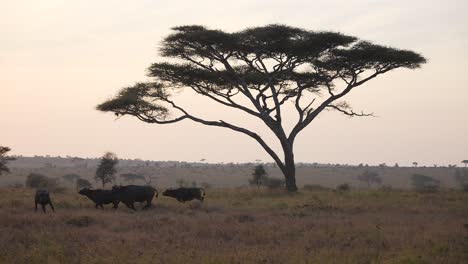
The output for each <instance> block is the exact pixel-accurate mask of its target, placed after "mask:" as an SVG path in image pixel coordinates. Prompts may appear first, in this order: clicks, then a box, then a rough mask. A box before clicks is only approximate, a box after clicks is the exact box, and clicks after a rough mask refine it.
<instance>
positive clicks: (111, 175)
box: [95, 152, 119, 188]
mask: <svg viewBox="0 0 468 264" xmlns="http://www.w3.org/2000/svg"><path fill="white" fill-rule="evenodd" d="M118 163H119V160H118V158H117V155H115V154H114V153H112V152H106V153H105V154H104V156H102V158H101V161H100V162H99V165H98V168H97V169H96V176H95V179H96V181H101V183H102V188H104V186H105V185H106V183H111V182H113V181H114V180H115V173H116V172H117V169H116V166H117V164H118Z"/></svg>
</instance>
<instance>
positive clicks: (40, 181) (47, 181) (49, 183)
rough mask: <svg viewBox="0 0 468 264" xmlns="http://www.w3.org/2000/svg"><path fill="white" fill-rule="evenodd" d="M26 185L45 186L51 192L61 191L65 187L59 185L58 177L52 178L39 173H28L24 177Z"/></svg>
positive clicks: (33, 186)
mask: <svg viewBox="0 0 468 264" xmlns="http://www.w3.org/2000/svg"><path fill="white" fill-rule="evenodd" d="M25 185H26V186H27V187H30V188H36V189H39V188H47V189H48V190H49V191H53V192H63V191H64V190H65V189H64V188H63V187H61V186H60V185H59V182H58V179H52V178H49V177H47V176H45V175H42V174H39V173H30V174H29V175H28V177H27V178H26V184H25Z"/></svg>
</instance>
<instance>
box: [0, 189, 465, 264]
mask: <svg viewBox="0 0 468 264" xmlns="http://www.w3.org/2000/svg"><path fill="white" fill-rule="evenodd" d="M33 194H34V191H33V190H30V189H20V188H19V189H2V190H0V233H1V234H2V235H1V236H0V262H1V263H402V264H403V263H406V264H408V263H417V264H419V263H468V250H467V249H468V220H467V219H468V194H466V193H462V192H455V191H450V192H449V191H447V192H440V193H436V194H418V193H414V192H408V191H389V192H382V191H351V192H347V193H338V192H331V191H321V192H306V191H303V192H301V193H299V194H296V195H289V194H286V193H283V192H279V191H278V192H269V191H264V190H250V189H215V190H207V197H206V200H205V202H204V203H203V204H201V203H198V202H191V203H185V204H182V203H178V202H176V201H174V200H171V199H169V198H166V197H159V198H158V199H155V201H154V206H153V208H151V209H149V210H141V206H140V207H138V209H139V210H138V211H137V212H133V211H131V210H129V209H127V208H124V206H122V205H121V206H120V207H119V209H117V210H113V209H111V208H110V205H108V206H107V208H106V209H104V210H100V209H99V210H96V209H94V206H93V204H92V203H91V202H90V201H88V200H86V199H85V198H84V197H82V196H79V195H78V194H76V193H74V192H73V191H71V190H70V191H66V192H65V193H61V194H52V199H53V201H54V202H55V206H56V213H52V212H48V213H46V214H43V213H42V212H37V213H34V209H33Z"/></svg>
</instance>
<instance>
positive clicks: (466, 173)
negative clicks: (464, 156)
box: [455, 168, 468, 192]
mask: <svg viewBox="0 0 468 264" xmlns="http://www.w3.org/2000/svg"><path fill="white" fill-rule="evenodd" d="M455 181H456V182H457V183H458V185H459V186H460V187H461V189H462V190H463V191H464V192H468V169H466V168H464V169H456V170H455Z"/></svg>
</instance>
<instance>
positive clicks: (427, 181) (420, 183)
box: [411, 174, 440, 192]
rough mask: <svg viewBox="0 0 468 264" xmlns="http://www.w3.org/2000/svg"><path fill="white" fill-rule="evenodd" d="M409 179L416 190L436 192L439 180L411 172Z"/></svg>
mask: <svg viewBox="0 0 468 264" xmlns="http://www.w3.org/2000/svg"><path fill="white" fill-rule="evenodd" d="M411 181H412V185H413V188H414V190H415V191H417V192H437V191H438V190H439V187H440V181H438V180H436V179H434V178H432V177H429V176H426V175H422V174H413V176H412V177H411Z"/></svg>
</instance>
